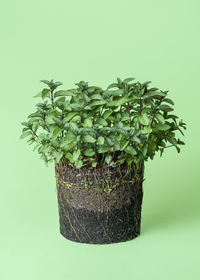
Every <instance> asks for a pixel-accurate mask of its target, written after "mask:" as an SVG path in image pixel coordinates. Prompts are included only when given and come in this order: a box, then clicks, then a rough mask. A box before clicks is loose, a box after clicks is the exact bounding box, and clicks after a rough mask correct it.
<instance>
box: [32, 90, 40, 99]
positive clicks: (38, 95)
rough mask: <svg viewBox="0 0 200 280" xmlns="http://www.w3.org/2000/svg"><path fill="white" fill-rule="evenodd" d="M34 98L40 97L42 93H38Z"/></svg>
mask: <svg viewBox="0 0 200 280" xmlns="http://www.w3.org/2000/svg"><path fill="white" fill-rule="evenodd" d="M33 97H34V98H36V97H42V91H40V92H38V93H37V94H36V95H34V96H33Z"/></svg>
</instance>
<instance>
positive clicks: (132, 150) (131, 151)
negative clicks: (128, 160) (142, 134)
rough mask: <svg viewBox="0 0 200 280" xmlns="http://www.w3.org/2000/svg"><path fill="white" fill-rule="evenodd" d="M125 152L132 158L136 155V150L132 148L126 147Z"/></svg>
mask: <svg viewBox="0 0 200 280" xmlns="http://www.w3.org/2000/svg"><path fill="white" fill-rule="evenodd" d="M125 151H126V152H127V153H129V154H131V155H133V156H134V155H136V154H137V152H136V150H135V149H134V148H133V147H132V146H127V147H126V149H125Z"/></svg>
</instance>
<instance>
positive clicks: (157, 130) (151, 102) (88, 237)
mask: <svg viewBox="0 0 200 280" xmlns="http://www.w3.org/2000/svg"><path fill="white" fill-rule="evenodd" d="M41 82H42V83H44V84H45V85H46V87H45V88H44V89H43V90H42V91H41V92H40V93H39V94H37V95H36V96H35V97H41V98H42V101H41V102H40V103H38V104H36V111H35V112H34V113H33V114H31V115H29V116H28V120H27V122H23V123H22V125H23V126H24V128H23V132H22V135H21V138H25V137H29V138H28V141H27V142H28V143H30V144H32V143H34V144H35V147H34V150H37V151H38V153H39V154H40V156H41V158H42V159H43V160H44V161H45V163H46V164H47V165H48V163H49V162H54V163H55V174H56V185H57V193H58V206H59V217H60V232H61V234H62V235H63V236H64V237H66V238H67V239H70V240H73V241H77V242H83V243H96V244H104V243H112V242H120V241H126V240H131V239H133V238H135V237H136V236H138V235H139V234H140V221H141V205H142V197H143V190H142V183H143V180H144V162H145V161H147V160H148V159H149V158H150V159H153V158H154V155H155V154H156V153H157V152H160V155H162V153H163V152H164V151H165V149H166V148H168V147H175V148H176V150H177V151H178V152H180V145H183V144H184V142H182V141H181V140H180V139H179V138H177V132H180V133H181V134H183V129H186V125H185V123H184V122H183V121H182V120H179V119H178V117H177V116H176V115H174V114H173V113H172V111H173V105H174V102H173V101H172V100H171V99H169V98H168V97H167V93H168V91H162V90H159V89H158V88H152V87H150V83H151V82H145V83H140V82H136V81H135V79H134V78H127V79H125V80H123V81H122V80H121V79H120V78H117V81H116V82H115V83H113V84H111V85H109V86H108V87H107V88H106V89H105V90H104V89H102V88H100V87H97V86H89V85H88V83H87V82H84V81H81V82H79V83H77V84H75V85H76V86H77V87H76V88H73V89H69V90H58V89H57V87H59V86H61V85H62V83H61V82H53V80H51V81H47V80H42V81H41Z"/></svg>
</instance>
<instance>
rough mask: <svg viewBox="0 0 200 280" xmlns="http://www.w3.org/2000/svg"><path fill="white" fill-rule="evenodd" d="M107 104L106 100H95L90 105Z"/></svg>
mask: <svg viewBox="0 0 200 280" xmlns="http://www.w3.org/2000/svg"><path fill="white" fill-rule="evenodd" d="M104 104H106V100H94V101H93V102H92V103H91V104H90V106H91V107H94V106H100V105H104Z"/></svg>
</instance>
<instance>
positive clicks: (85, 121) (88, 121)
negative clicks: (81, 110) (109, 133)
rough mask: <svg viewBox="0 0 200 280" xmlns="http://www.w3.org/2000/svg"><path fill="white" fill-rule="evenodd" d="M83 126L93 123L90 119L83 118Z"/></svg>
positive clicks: (90, 125)
mask: <svg viewBox="0 0 200 280" xmlns="http://www.w3.org/2000/svg"><path fill="white" fill-rule="evenodd" d="M83 126H84V127H92V126H93V123H92V119H85V120H84V123H83Z"/></svg>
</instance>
